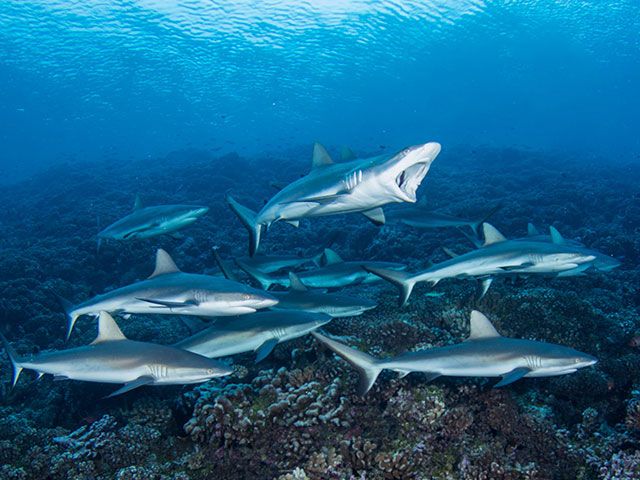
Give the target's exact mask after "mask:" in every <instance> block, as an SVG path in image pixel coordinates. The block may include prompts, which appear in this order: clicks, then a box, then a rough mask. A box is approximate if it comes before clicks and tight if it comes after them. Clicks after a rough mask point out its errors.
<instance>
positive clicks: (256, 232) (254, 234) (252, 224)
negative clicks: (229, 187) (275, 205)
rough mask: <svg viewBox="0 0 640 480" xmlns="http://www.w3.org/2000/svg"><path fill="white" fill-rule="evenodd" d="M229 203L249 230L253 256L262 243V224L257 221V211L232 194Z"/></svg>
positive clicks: (250, 253) (228, 197)
mask: <svg viewBox="0 0 640 480" xmlns="http://www.w3.org/2000/svg"><path fill="white" fill-rule="evenodd" d="M227 203H228V204H229V207H231V210H233V213H235V214H236V215H237V216H238V218H239V219H240V221H241V222H242V224H243V225H244V226H245V228H246V229H247V231H248V232H249V256H250V257H253V256H254V255H255V253H256V251H257V250H258V246H259V245H260V234H261V233H262V225H261V224H259V223H256V212H254V211H253V210H250V209H248V208H247V207H245V206H243V205H240V204H239V203H238V202H236V201H235V200H234V199H233V197H232V196H231V195H227Z"/></svg>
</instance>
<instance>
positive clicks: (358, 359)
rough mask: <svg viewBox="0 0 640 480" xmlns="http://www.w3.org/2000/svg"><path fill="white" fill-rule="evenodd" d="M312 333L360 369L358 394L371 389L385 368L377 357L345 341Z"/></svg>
mask: <svg viewBox="0 0 640 480" xmlns="http://www.w3.org/2000/svg"><path fill="white" fill-rule="evenodd" d="M311 335H313V336H314V337H315V338H316V340H318V341H319V342H321V343H322V344H324V345H325V346H326V347H328V348H330V349H331V350H333V351H334V352H335V353H336V354H337V355H339V356H340V357H342V358H344V359H345V360H346V361H347V362H349V363H350V364H351V365H353V366H354V367H355V368H356V370H358V374H359V375H360V381H359V382H358V395H364V394H365V393H367V392H368V391H369V390H370V389H371V387H372V386H373V384H374V383H375V381H376V379H377V378H378V375H380V372H382V370H383V367H382V366H381V365H380V361H379V360H378V359H377V358H375V357H372V356H371V355H369V354H367V353H364V352H361V351H359V350H356V349H355V348H351V347H348V346H346V345H345V344H343V343H340V342H336V341H335V340H332V339H330V338H329V337H325V336H324V335H322V334H320V333H318V332H311Z"/></svg>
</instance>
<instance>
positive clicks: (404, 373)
mask: <svg viewBox="0 0 640 480" xmlns="http://www.w3.org/2000/svg"><path fill="white" fill-rule="evenodd" d="M396 373H397V374H398V378H404V377H406V376H407V375H409V374H410V373H411V370H396Z"/></svg>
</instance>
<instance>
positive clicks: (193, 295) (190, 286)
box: [60, 249, 278, 338]
mask: <svg viewBox="0 0 640 480" xmlns="http://www.w3.org/2000/svg"><path fill="white" fill-rule="evenodd" d="M60 301H61V303H62V304H63V306H64V308H65V311H66V314H67V338H69V336H70V335H71V331H72V330H73V326H74V325H75V323H76V320H77V319H78V317H80V316H82V315H94V316H95V315H97V314H98V313H99V312H101V311H106V312H109V313H112V314H132V313H133V314H136V313H137V314H165V315H195V316H203V317H210V316H235V315H244V314H247V313H253V312H255V311H256V310H259V309H262V308H269V307H273V306H274V305H276V304H277V303H278V299H276V298H275V297H273V296H272V295H271V294H269V293H267V292H265V291H262V290H258V289H255V288H252V287H249V286H248V285H244V284H242V283H238V282H234V281H231V280H227V279H226V278H222V277H214V276H211V275H200V274H195V273H185V272H182V271H180V269H179V268H178V267H177V266H176V264H175V262H174V261H173V259H172V258H171V257H170V256H169V254H168V253H167V252H165V251H164V250H162V249H158V251H157V253H156V266H155V269H154V271H153V273H152V274H151V276H149V278H147V279H146V280H142V281H139V282H136V283H133V284H131V285H127V286H125V287H120V288H116V289H115V290H111V291H109V292H107V293H103V294H102V295H96V296H95V297H93V298H91V299H89V300H86V301H84V302H82V303H80V304H78V305H72V304H71V303H70V302H68V301H66V300H65V299H63V298H60Z"/></svg>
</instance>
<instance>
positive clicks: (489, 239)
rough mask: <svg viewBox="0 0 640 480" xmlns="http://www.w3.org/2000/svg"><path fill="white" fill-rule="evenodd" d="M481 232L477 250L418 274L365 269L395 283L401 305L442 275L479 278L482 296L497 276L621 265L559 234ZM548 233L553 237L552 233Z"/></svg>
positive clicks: (568, 272) (580, 271)
mask: <svg viewBox="0 0 640 480" xmlns="http://www.w3.org/2000/svg"><path fill="white" fill-rule="evenodd" d="M483 231H484V238H485V241H484V244H483V245H482V247H480V248H479V249H477V250H473V251H471V252H468V253H465V254H462V255H458V256H454V257H453V258H451V259H450V260H446V261H444V262H441V263H437V264H435V265H432V266H430V267H429V268H427V269H426V270H425V271H423V272H420V273H417V274H410V273H407V272H397V271H390V270H384V269H379V268H376V267H373V268H372V267H370V266H365V267H364V268H365V269H366V270H367V271H370V272H371V273H374V274H376V275H378V276H380V277H381V278H384V279H385V280H388V281H389V282H391V283H393V284H394V285H396V286H397V287H398V288H399V290H400V305H401V306H402V305H404V304H406V303H407V300H408V299H409V296H410V295H411V291H412V290H413V287H414V286H415V284H416V283H418V282H430V283H431V284H432V285H436V284H437V283H438V282H439V281H440V280H443V279H445V278H477V279H480V280H482V287H483V288H482V296H484V294H485V293H486V292H487V290H488V289H489V287H490V286H491V282H492V281H493V279H494V278H495V277H496V276H514V275H531V274H542V275H552V276H557V277H568V276H576V275H583V274H584V272H586V271H587V270H589V269H591V268H593V269H597V270H603V271H608V270H611V269H613V268H615V267H617V266H618V265H619V264H620V262H618V261H617V260H616V259H614V258H611V257H608V256H606V255H604V254H602V253H600V252H597V251H595V250H591V249H588V248H585V247H581V246H576V245H572V244H567V243H565V242H564V240H563V239H562V238H561V237H554V240H553V241H552V242H547V241H532V240H529V241H526V240H507V239H506V238H505V237H504V235H502V234H501V233H500V232H499V231H498V230H497V229H496V228H495V227H493V226H492V225H490V224H489V223H484V224H483ZM551 233H552V236H553V235H554V232H553V231H552V232H551ZM450 254H452V255H454V254H453V253H452V252H450Z"/></svg>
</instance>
